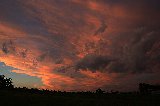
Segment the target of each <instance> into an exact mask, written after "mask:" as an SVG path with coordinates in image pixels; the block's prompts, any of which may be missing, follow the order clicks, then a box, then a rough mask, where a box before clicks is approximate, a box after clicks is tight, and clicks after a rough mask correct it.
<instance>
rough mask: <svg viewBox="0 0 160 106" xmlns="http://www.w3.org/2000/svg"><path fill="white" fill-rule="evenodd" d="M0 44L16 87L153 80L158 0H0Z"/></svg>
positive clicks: (125, 85) (111, 85) (124, 85)
mask: <svg viewBox="0 0 160 106" xmlns="http://www.w3.org/2000/svg"><path fill="white" fill-rule="evenodd" d="M0 47H1V49H0V74H3V75H5V76H6V77H10V78H12V80H13V84H14V85H15V86H18V87H19V86H20V87H23V86H26V87H29V88H31V87H36V88H41V89H42V88H44V89H53V90H66V91H81V90H84V91H86V90H95V89H97V88H102V89H103V90H120V91H130V90H136V89H137V85H138V83H140V82H145V83H151V84H160V0H0Z"/></svg>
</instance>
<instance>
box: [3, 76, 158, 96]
mask: <svg viewBox="0 0 160 106" xmlns="http://www.w3.org/2000/svg"><path fill="white" fill-rule="evenodd" d="M0 90H10V91H18V92H25V93H26V92H28V93H35V94H36V93H37V94H55V95H56V94H57V95H70V94H76V95H78V94H79V95H81V94H82V95H95V94H96V95H105V94H120V93H138V94H139V93H140V94H149V93H152V92H154V91H160V85H150V84H146V83H140V84H139V91H138V92H119V91H112V90H111V91H110V92H106V91H103V90H102V89H100V88H99V89H97V90H96V91H94V92H93V91H81V92H66V91H55V90H48V89H37V88H27V87H14V85H13V82H12V79H11V78H6V77H5V76H4V75H0Z"/></svg>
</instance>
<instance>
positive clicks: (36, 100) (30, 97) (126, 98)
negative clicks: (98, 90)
mask: <svg viewBox="0 0 160 106" xmlns="http://www.w3.org/2000/svg"><path fill="white" fill-rule="evenodd" d="M0 106H160V95H159V94H146V95H141V94H133V93H128V94H127V93H123V94H95V93H94V94H85V93H84V94H78V93H65V94H64V93H63V94H62V93H55V94H48V93H40V92H39V93H33V92H28V91H25V92H24V91H23V92H22V91H14V90H0Z"/></svg>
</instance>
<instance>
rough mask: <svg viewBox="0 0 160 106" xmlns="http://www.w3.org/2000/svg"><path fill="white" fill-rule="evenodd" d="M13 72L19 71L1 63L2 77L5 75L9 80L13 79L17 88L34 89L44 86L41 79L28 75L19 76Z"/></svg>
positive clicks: (0, 73) (0, 72)
mask: <svg viewBox="0 0 160 106" xmlns="http://www.w3.org/2000/svg"><path fill="white" fill-rule="evenodd" d="M12 70H18V69H16V68H14V67H10V66H6V65H5V63H3V62H0V75H5V76H6V77H7V78H11V79H12V81H13V85H15V86H16V87H28V88H32V87H35V86H34V85H36V87H40V86H42V85H43V84H42V82H41V79H40V78H37V77H32V76H29V75H26V74H18V73H14V72H12Z"/></svg>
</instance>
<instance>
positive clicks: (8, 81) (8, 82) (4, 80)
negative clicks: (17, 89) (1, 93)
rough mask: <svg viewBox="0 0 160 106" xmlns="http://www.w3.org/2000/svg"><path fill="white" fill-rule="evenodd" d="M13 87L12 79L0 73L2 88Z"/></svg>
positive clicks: (0, 85) (0, 87) (0, 86)
mask: <svg viewBox="0 0 160 106" xmlns="http://www.w3.org/2000/svg"><path fill="white" fill-rule="evenodd" d="M10 88H13V85H12V79H11V78H6V77H5V76H4V75H0V89H10Z"/></svg>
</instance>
